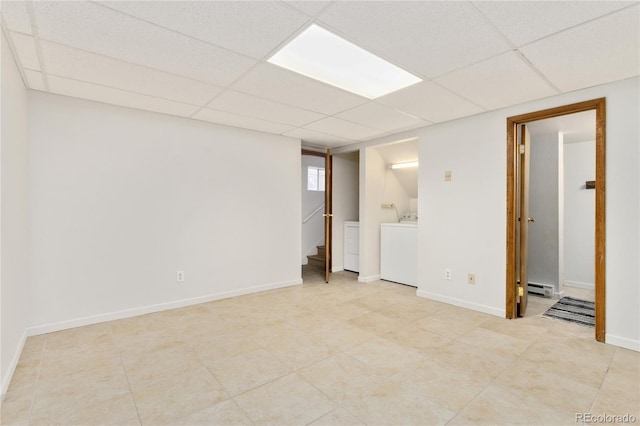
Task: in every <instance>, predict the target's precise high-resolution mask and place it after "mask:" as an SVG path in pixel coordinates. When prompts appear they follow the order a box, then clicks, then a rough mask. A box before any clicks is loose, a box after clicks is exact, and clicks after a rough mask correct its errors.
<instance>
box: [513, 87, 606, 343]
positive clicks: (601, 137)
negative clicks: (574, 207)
mask: <svg viewBox="0 0 640 426" xmlns="http://www.w3.org/2000/svg"><path fill="white" fill-rule="evenodd" d="M590 110H595V112H596V188H595V190H596V194H595V197H596V200H595V201H596V217H595V228H596V229H595V250H594V251H595V338H596V340H597V341H599V342H604V341H605V320H606V318H605V303H606V299H605V296H606V292H605V267H606V263H605V245H606V244H605V243H606V238H605V237H606V235H605V225H606V223H605V208H606V205H605V189H606V185H605V159H606V150H605V147H606V99H605V98H598V99H592V100H589V101H584V102H578V103H575V104H571V105H564V106H560V107H556V108H549V109H545V110H541V111H536V112H531V113H527V114H521V115H516V116H513V117H508V118H507V272H506V309H505V312H506V318H516V317H517V289H516V285H517V284H516V281H517V279H516V259H517V245H516V227H517V223H518V217H517V214H518V211H517V205H516V204H517V196H518V192H517V191H518V186H517V161H518V153H519V150H518V149H517V148H518V146H517V145H518V140H517V126H518V124H525V123H530V122H532V121H538V120H544V119H547V118H553V117H559V116H562V115H568V114H574V113H578V112H584V111H590Z"/></svg>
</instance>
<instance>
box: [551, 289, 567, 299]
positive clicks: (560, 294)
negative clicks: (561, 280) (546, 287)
mask: <svg viewBox="0 0 640 426" xmlns="http://www.w3.org/2000/svg"><path fill="white" fill-rule="evenodd" d="M563 297H564V290H562V291H556V292H555V293H553V298H554V299H562V298H563Z"/></svg>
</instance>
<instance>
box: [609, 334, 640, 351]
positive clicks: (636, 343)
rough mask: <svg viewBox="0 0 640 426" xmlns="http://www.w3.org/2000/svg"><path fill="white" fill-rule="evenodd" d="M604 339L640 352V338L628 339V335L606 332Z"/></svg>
mask: <svg viewBox="0 0 640 426" xmlns="http://www.w3.org/2000/svg"><path fill="white" fill-rule="evenodd" d="M604 341H605V342H606V343H607V344H609V345H614V346H619V347H621V348H625V349H631V350H632V351H636V352H640V340H633V339H628V338H626V337H620V336H615V335H613V334H609V333H606V334H605V336H604Z"/></svg>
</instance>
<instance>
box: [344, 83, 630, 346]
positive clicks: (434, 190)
mask: <svg viewBox="0 0 640 426" xmlns="http://www.w3.org/2000/svg"><path fill="white" fill-rule="evenodd" d="M639 81H640V79H639V78H631V79H627V80H623V81H619V82H615V83H610V84H605V85H601V86H596V87H592V88H589V89H584V90H578V91H575V92H572V93H567V94H562V95H557V96H552V97H549V98H545V99H542V100H538V101H535V102H528V103H525V104H522V105H518V106H514V107H509V108H505V109H502V110H498V111H493V112H487V113H484V114H479V115H476V116H473V117H468V118H464V119H459V120H455V121H451V122H447V123H441V124H435V125H432V126H428V127H424V128H420V129H415V130H411V131H407V132H403V133H400V134H395V135H390V136H387V137H384V138H381V139H377V140H374V141H368V142H366V143H361V144H357V145H355V146H352V147H348V148H347V147H345V150H347V149H349V150H352V149H355V148H358V149H365V148H367V147H371V146H375V145H376V144H384V143H388V142H392V141H396V140H398V139H399V138H407V139H409V138H414V137H418V138H419V149H420V172H419V173H420V174H419V176H420V182H419V189H418V191H419V195H418V197H419V211H420V227H419V244H418V255H419V269H418V281H419V290H418V294H419V295H422V296H425V297H431V298H434V299H438V300H444V301H448V302H449V303H453V304H457V305H461V306H467V307H469V308H472V309H477V310H481V311H485V312H490V313H493V314H496V315H499V316H504V314H505V287H506V284H505V273H506V267H505V257H506V233H505V229H506V118H507V117H510V116H514V115H518V114H524V113H528V112H533V111H538V110H542V109H545V108H551V107H557V106H561V105H567V104H571V103H575V102H580V101H584V100H589V99H595V98H600V97H606V99H607V114H606V115H607V117H606V119H607V129H606V139H607V148H606V149H607V153H606V162H607V163H606V168H607V172H606V188H607V189H606V191H607V194H606V210H607V211H606V233H607V234H606V240H607V241H606V248H607V252H606V293H607V296H606V303H607V306H606V312H607V314H606V315H607V318H606V341H607V342H608V343H612V344H615V345H619V346H624V347H628V348H633V349H635V350H640V310H638V301H640V268H638V267H637V265H638V259H639V258H640V221H638V217H640V172H639V170H640V164H639V163H640V152H639V151H640V144H638V140H640V134H639V133H640V129H639V127H638V116H640V84H639ZM367 151H370V148H367ZM445 170H451V171H452V174H453V175H452V181H451V182H445V181H444V171H445ZM368 177H369V176H367V175H366V174H365V175H363V174H361V178H362V179H366V178H368ZM371 178H373V179H374V180H373V185H374V186H377V185H378V184H379V182H378V179H377V178H376V177H375V176H371ZM367 186H368V183H366V184H365V183H364V182H361V196H362V194H365V193H368V192H369V190H368V189H367V188H366V187H367ZM363 201H367V198H366V196H365V198H364V200H363ZM360 221H361V226H362V222H363V220H362V217H361V220H360ZM361 244H362V242H361ZM361 248H362V245H361ZM444 268H451V269H452V271H453V279H452V280H451V281H447V280H444V276H443V272H444ZM467 272H475V273H476V285H475V286H471V285H468V284H466V273H467Z"/></svg>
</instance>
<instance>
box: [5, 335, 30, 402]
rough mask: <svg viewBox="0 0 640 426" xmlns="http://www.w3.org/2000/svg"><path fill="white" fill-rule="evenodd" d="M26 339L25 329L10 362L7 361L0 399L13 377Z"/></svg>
mask: <svg viewBox="0 0 640 426" xmlns="http://www.w3.org/2000/svg"><path fill="white" fill-rule="evenodd" d="M26 341H27V330H25V331H24V332H23V333H22V337H21V338H20V342H19V343H18V347H17V348H16V351H15V352H14V353H13V358H11V362H10V363H9V368H8V369H7V371H6V375H5V377H4V380H3V381H2V397H1V398H0V400H2V399H4V396H5V394H6V393H7V390H8V389H9V384H10V383H11V379H12V378H13V373H15V371H16V367H17V366H18V362H19V361H20V355H22V349H24V344H25V343H26ZM3 373H4V372H3Z"/></svg>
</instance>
